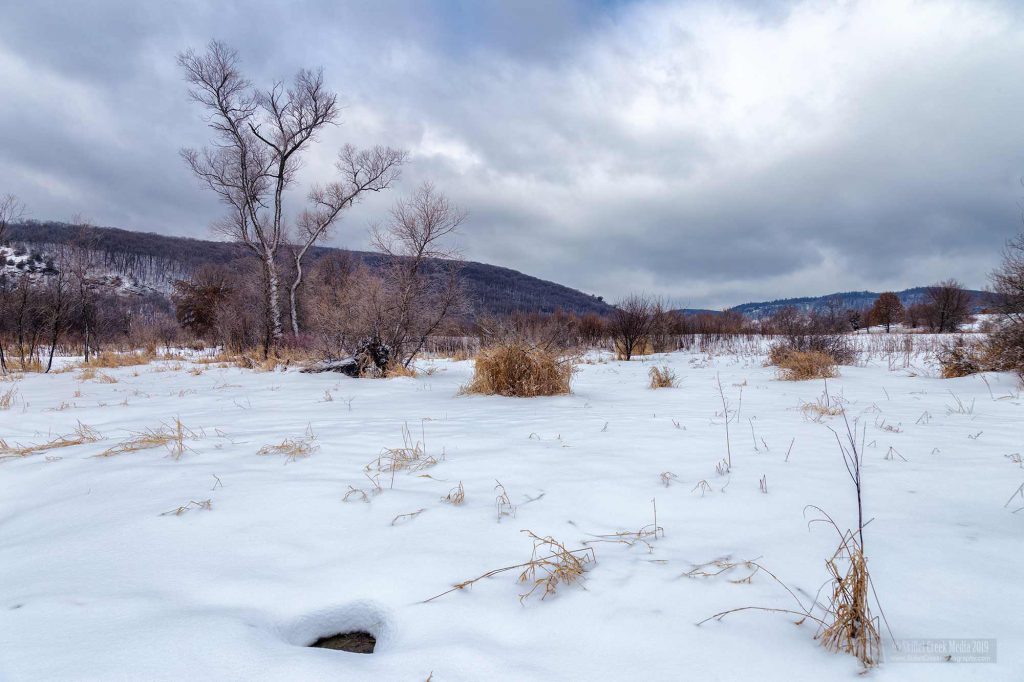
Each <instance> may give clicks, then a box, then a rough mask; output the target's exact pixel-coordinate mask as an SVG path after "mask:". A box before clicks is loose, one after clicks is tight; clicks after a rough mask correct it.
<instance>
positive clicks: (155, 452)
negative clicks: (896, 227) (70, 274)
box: [0, 353, 1024, 682]
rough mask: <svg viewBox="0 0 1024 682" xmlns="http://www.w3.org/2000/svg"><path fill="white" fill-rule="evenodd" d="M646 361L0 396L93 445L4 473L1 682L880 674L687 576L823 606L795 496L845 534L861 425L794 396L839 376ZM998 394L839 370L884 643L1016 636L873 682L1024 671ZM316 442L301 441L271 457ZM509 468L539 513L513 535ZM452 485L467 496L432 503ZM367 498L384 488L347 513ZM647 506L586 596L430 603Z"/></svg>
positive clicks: (446, 365) (494, 593) (10, 433)
mask: <svg viewBox="0 0 1024 682" xmlns="http://www.w3.org/2000/svg"><path fill="white" fill-rule="evenodd" d="M654 361H655V362H657V363H658V364H669V365H671V366H672V367H674V368H675V370H676V372H677V373H678V375H679V377H680V386H679V387H678V388H673V389H661V390H650V389H648V388H647V370H648V369H649V367H650V364H649V362H648V363H643V362H637V361H634V362H630V363H621V362H607V363H600V364H590V365H584V366H583V367H582V368H581V372H580V374H579V376H578V378H577V381H576V383H575V391H574V394H573V395H571V396H566V397H558V398H544V399H509V398H501V397H479V396H459V395H457V393H458V389H459V386H460V385H462V384H464V383H465V382H466V381H467V380H468V378H469V375H470V372H471V368H472V366H471V363H469V362H457V363H456V362H445V361H438V362H436V363H426V364H425V365H424V366H427V367H429V366H433V367H435V368H436V371H435V372H434V373H433V374H432V375H421V376H419V377H417V378H399V379H390V380H361V381H357V380H351V379H347V378H339V377H337V376H334V375H304V374H300V373H297V372H295V371H289V372H284V373H282V372H274V373H259V372H252V371H243V370H239V369H226V368H216V367H208V368H206V369H205V371H203V372H202V373H201V374H193V373H190V372H189V370H190V369H193V366H192V365H190V364H185V365H182V366H176V365H174V364H171V363H158V364H154V365H149V366H143V367H137V368H131V367H128V368H121V369H112V370H103V372H104V373H105V374H106V375H108V376H110V377H112V378H114V379H116V380H117V382H116V383H104V382H103V381H97V380H87V381H80V380H79V378H78V374H77V373H65V374H59V375H51V376H27V377H25V378H24V379H23V380H21V381H20V382H18V383H17V384H15V385H16V387H17V394H16V396H15V398H14V404H13V406H12V407H11V408H10V409H8V410H6V411H0V438H3V439H5V440H6V441H7V443H8V445H10V446H14V445H15V444H20V445H28V444H35V443H41V442H45V441H50V440H52V439H53V438H55V437H56V436H59V435H65V434H69V433H72V432H73V431H74V429H75V428H76V426H77V424H78V422H79V421H80V422H81V423H83V424H86V425H88V426H90V427H92V428H93V429H95V430H96V431H97V432H98V433H99V434H101V436H102V439H101V440H99V441H96V442H93V443H86V444H82V445H77V446H73V447H67V448H61V449H54V450H51V451H49V452H41V453H38V454H33V455H30V456H26V457H23V458H17V459H9V460H7V461H5V462H3V463H0V679H3V680H5V681H6V680H122V679H123V680H182V679H189V680H324V679H332V680H341V679H352V680H367V679H381V680H426V679H428V676H430V675H431V674H433V678H432V679H433V680H435V681H438V682H442V681H445V680H533V679H562V680H605V679H607V680H618V679H644V680H646V679H652V680H680V679H691V680H698V679H699V680H755V679H759V680H760V679H771V680H776V679H777V680H787V681H793V680H833V679H849V680H855V679H859V677H858V673H859V672H860V668H859V665H858V663H857V662H856V660H855V659H853V658H851V657H849V656H846V655H839V654H832V653H828V652H826V651H825V650H823V649H822V648H821V647H820V646H818V644H817V642H816V641H815V640H814V639H813V636H814V634H815V628H814V627H813V626H812V625H811V624H809V623H805V624H803V625H799V626H798V625H794V624H793V620H794V619H793V618H790V617H788V616H785V615H780V614H771V613H764V612H757V611H748V612H742V613H737V614H735V615H732V616H730V617H728V618H726V619H725V620H723V621H721V622H716V621H712V622H709V623H706V624H704V625H702V626H700V627H697V626H696V625H695V623H697V622H698V621H700V620H702V619H704V618H706V617H708V616H710V615H712V614H714V613H716V612H719V611H722V610H725V609H730V608H735V607H740V606H766V607H779V608H790V607H791V606H792V597H790V596H789V595H788V594H787V593H786V592H785V591H784V590H783V589H781V588H780V587H779V585H778V584H776V583H775V582H774V581H772V580H771V579H770V578H769V577H768V576H767V575H765V574H764V573H758V574H757V575H755V576H754V577H753V578H752V579H751V580H750V581H749V583H743V582H733V581H734V580H740V579H742V578H743V577H744V576H746V575H747V574H748V573H749V571H744V570H743V569H740V568H737V569H735V570H734V571H730V572H727V573H725V574H723V575H720V576H718V577H705V578H690V577H685V576H684V574H685V573H687V572H688V571H690V570H691V569H693V568H694V566H695V565H699V564H703V563H705V562H709V561H711V560H715V559H721V558H723V557H731V558H732V559H733V560H741V559H757V560H758V561H759V562H760V563H761V564H762V565H764V566H765V567H766V568H768V569H770V570H771V571H772V572H773V573H774V574H775V575H777V576H778V577H779V578H780V579H781V580H783V581H784V582H785V583H786V584H787V585H789V586H790V587H791V588H792V589H793V590H794V591H796V592H797V593H798V594H801V595H803V594H813V593H815V592H816V591H817V589H818V587H819V586H820V585H821V584H822V583H823V582H824V581H825V580H826V577H827V575H826V573H825V567H824V560H825V559H826V558H827V557H828V556H830V555H831V553H832V551H833V550H834V548H835V536H834V533H832V532H831V531H830V530H829V529H827V528H825V527H824V526H816V527H813V528H811V529H810V530H809V529H808V527H807V520H806V518H805V516H804V513H803V512H804V507H805V506H806V505H819V506H820V507H822V508H824V509H825V510H827V511H828V512H829V513H830V514H832V515H833V516H834V517H835V518H836V520H837V521H838V522H839V523H841V524H842V525H843V526H844V527H845V526H847V525H850V524H852V523H853V522H854V506H853V494H852V491H851V486H850V484H849V482H848V479H847V473H846V471H845V469H844V468H843V465H842V461H841V458H840V454H839V452H838V449H837V447H836V443H835V438H834V436H833V434H832V432H831V431H829V429H828V428H827V426H829V425H831V426H833V427H838V426H839V425H841V423H842V418H841V417H824V418H822V419H821V421H820V422H817V421H814V420H812V419H811V418H810V417H809V416H807V415H805V413H804V412H803V411H802V410H801V409H800V406H801V404H802V402H804V401H808V402H813V401H815V400H816V399H817V398H818V397H819V396H820V395H821V394H822V392H823V384H822V383H821V382H804V383H783V382H780V381H777V380H775V379H774V378H773V372H772V370H771V369H769V368H765V367H763V366H761V359H759V358H756V357H737V356H723V357H718V358H708V357H706V356H701V355H690V354H683V353H678V354H672V355H670V356H664V357H658V358H656V359H654ZM716 375H720V377H721V383H722V385H723V387H724V390H725V394H726V397H727V399H728V401H729V403H730V418H731V419H732V420H733V421H732V423H731V424H730V433H731V444H732V460H733V467H732V472H731V473H730V474H728V475H719V474H717V473H716V464H717V463H718V462H720V461H721V460H722V459H723V458H724V457H725V455H726V439H725V424H724V423H723V418H722V414H721V413H722V406H721V404H720V402H719V396H718V393H717V387H716ZM100 378H102V377H100ZM988 381H989V383H990V385H991V392H990V388H989V387H987V386H986V385H985V383H984V382H983V381H982V379H981V378H979V377H968V378H963V379H956V380H941V379H938V378H935V377H934V376H929V375H928V372H923V373H922V372H921V371H920V370H916V371H915V370H912V369H911V370H908V369H898V370H896V371H891V370H890V367H889V365H888V363H886V362H885V361H878V362H876V363H874V364H873V365H872V366H868V367H847V368H843V370H842V377H841V378H839V379H836V380H832V381H830V382H829V385H828V390H829V392H830V394H831V395H832V396H833V397H835V396H841V397H842V398H843V399H844V400H845V401H847V402H846V407H847V410H848V413H849V414H850V415H851V417H857V418H858V419H859V422H860V423H861V424H864V425H866V428H867V432H866V442H867V444H868V447H867V448H866V455H865V471H864V480H865V482H864V487H865V502H866V511H867V514H868V516H870V517H872V518H873V519H874V520H873V521H872V522H871V523H870V525H869V526H868V528H867V530H866V531H865V546H866V547H865V548H866V553H867V555H868V557H869V565H870V568H871V570H872V573H873V576H874V581H875V585H876V588H877V590H878V594H879V596H880V597H881V600H882V606H883V607H884V610H885V613H886V615H887V616H888V620H889V623H890V624H891V626H892V630H893V633H894V635H895V636H896V637H897V638H984V639H995V640H997V662H996V663H976V664H966V663H907V662H898V661H893V660H889V661H887V662H885V663H883V665H882V666H881V667H880V668H878V669H876V670H874V671H872V672H870V673H869V675H868V677H869V678H870V679H877V680H893V681H896V680H899V681H901V682H903V681H908V680H909V681H914V680H928V681H934V680H986V681H992V680H1021V679H1022V678H1024V627H1022V626H1024V615H1022V612H1021V605H1022V604H1024V581H1022V579H1021V564H1022V560H1024V512H1021V513H1019V514H1013V513H1012V511H1013V509H1015V508H1017V507H1020V506H1022V505H1024V501H1022V500H1021V499H1019V498H1018V499H1016V500H1015V501H1014V502H1012V503H1011V504H1010V506H1009V507H1004V504H1005V503H1006V502H1007V499H1008V498H1009V497H1010V495H1011V493H1013V492H1014V490H1015V489H1017V487H1018V486H1020V485H1021V483H1022V482H1024V469H1022V468H1021V466H1020V464H1019V463H1018V462H1019V456H1018V458H1017V459H1018V462H1015V461H1014V458H1013V457H1011V455H1013V453H1024V442H1022V440H1024V439H1022V437H1021V436H1022V433H1024V405H1022V403H1024V401H1022V398H1021V396H1020V393H1019V391H1018V389H1017V388H1016V385H1015V384H1016V382H1015V380H1014V379H1013V378H1012V377H1011V376H1009V375H988ZM11 386H12V384H11V383H0V393H2V392H3V391H5V390H7V389H8V388H10V387H11ZM741 394H742V399H741ZM327 396H330V397H331V398H332V399H331V400H327V399H326V397H327ZM957 400H959V401H961V402H962V404H963V405H964V411H963V412H960V411H959V410H960V408H959V406H958V403H957ZM972 405H973V410H971V406H972ZM175 418H180V419H181V422H182V423H183V424H184V425H185V426H186V427H188V428H189V429H192V430H193V431H194V432H195V436H196V437H195V438H193V439H190V440H187V441H186V444H187V445H188V447H189V450H188V451H186V452H185V453H184V454H183V455H182V456H181V457H180V458H179V459H177V460H176V459H174V458H172V457H169V456H168V452H167V450H166V449H163V448H154V449H149V450H141V451H137V452H130V453H125V454H120V455H116V456H113V457H107V458H101V457H94V455H97V454H98V453H100V452H102V451H103V450H105V449H107V448H109V447H111V446H113V445H115V444H117V443H119V442H121V441H123V440H125V439H126V438H128V437H129V436H131V434H132V432H139V431H142V430H144V429H146V428H158V427H159V426H160V425H161V423H170V422H171V421H172V420H173V419H175ZM405 423H408V425H409V428H410V430H411V431H412V433H413V434H414V435H415V437H416V438H417V439H418V438H419V437H420V434H421V432H422V433H423V434H424V435H425V440H426V450H427V454H428V455H429V456H434V457H436V458H438V459H440V458H441V455H442V453H443V455H444V457H443V460H442V461H440V463H438V464H437V465H436V466H433V467H430V468H427V469H424V470H421V471H417V472H411V473H410V472H406V471H402V472H398V473H397V474H396V475H395V477H394V481H393V487H392V481H391V478H390V475H388V474H385V475H384V476H382V477H381V479H380V480H381V483H382V485H383V487H384V490H383V492H381V493H379V494H376V495H374V494H372V491H371V488H372V486H371V484H370V481H369V480H368V478H367V476H366V474H365V471H364V467H365V466H366V465H367V464H368V463H370V462H372V461H375V460H376V458H377V456H378V455H379V453H380V452H381V450H382V448H386V447H397V446H400V445H401V444H402V433H401V431H402V427H403V424H405ZM307 430H310V431H311V432H312V433H313V434H315V437H316V441H315V444H316V445H318V446H319V449H318V450H316V451H314V452H312V453H311V454H310V455H309V456H308V457H304V458H299V459H289V458H288V457H287V455H282V454H265V455H259V454H257V452H258V451H259V450H260V449H261V448H262V447H264V446H267V445H274V444H278V443H280V442H281V441H282V440H283V439H285V438H292V439H302V438H305V437H306V435H305V434H306V433H307ZM752 431H753V435H752ZM755 443H756V447H755ZM791 443H792V448H791V450H790V444H791ZM890 448H894V450H892V451H891V450H890ZM787 450H790V451H789V459H788V462H787V461H786V455H787ZM668 472H670V473H668ZM663 473H664V474H665V479H667V481H668V484H667V486H666V484H665V483H664V481H663V479H662V474H663ZM424 474H429V476H426V475H424ZM762 477H763V478H764V481H765V482H766V485H767V493H764V492H762V491H761V486H760V482H761V480H762ZM496 480H497V481H500V482H501V483H502V484H503V485H504V488H505V489H506V490H507V491H508V495H509V497H510V498H511V501H512V502H513V503H514V504H515V505H517V509H516V512H515V515H514V516H511V515H507V516H504V517H502V518H501V520H500V522H499V518H498V514H497V509H496V502H495V497H496V492H495V481H496ZM701 481H705V482H706V484H707V486H708V487H709V488H710V489H709V490H708V489H703V488H702V487H699V486H700V482H701ZM459 482H462V484H463V487H464V489H465V502H464V503H463V504H462V505H459V506H453V505H450V504H446V503H444V502H442V501H441V498H442V497H444V496H445V495H447V494H448V492H449V490H450V489H452V488H453V487H454V486H456V485H457V484H458V483H459ZM350 486H352V487H353V488H357V489H362V490H364V491H366V492H367V494H368V499H369V501H368V502H363V501H361V495H360V494H358V493H355V494H351V495H349V497H348V501H343V499H342V498H343V496H345V494H346V493H347V492H349V491H350ZM655 499H656V501H657V522H658V525H660V526H662V527H663V528H664V537H659V538H658V539H657V540H655V541H652V542H650V550H649V549H648V547H646V546H644V545H643V544H640V543H637V544H634V545H633V546H628V545H626V544H622V543H607V542H605V543H597V544H594V545H593V547H594V550H595V552H596V559H597V561H596V563H595V564H594V565H593V566H592V567H591V569H590V570H589V571H588V573H587V575H586V581H585V583H584V585H583V586H582V587H580V586H568V587H564V588H561V589H559V591H558V592H557V594H555V595H554V596H551V597H548V598H547V599H545V600H543V601H541V600H540V599H539V596H536V595H535V596H534V597H531V598H530V599H527V600H525V602H524V603H520V599H519V595H520V594H521V593H522V592H523V591H524V588H523V586H522V585H520V584H518V583H517V582H516V574H515V573H514V572H507V573H502V574H499V575H497V576H495V577H493V578H490V579H487V580H483V581H481V582H479V583H477V584H476V585H475V586H473V587H472V588H471V589H468V590H465V591H462V592H454V593H452V594H448V595H446V596H444V597H442V598H440V599H437V600H435V601H432V602H430V603H428V604H423V603H421V602H422V601H423V600H425V599H427V598H429V597H432V596H434V595H436V594H438V593H440V592H443V591H444V590H446V589H448V588H449V587H450V586H451V585H452V584H453V583H455V582H457V581H461V580H466V579H468V578H473V577H476V576H478V575H480V574H482V573H484V572H486V571H489V570H491V569H495V568H500V567H503V566H508V565H511V564H518V563H521V562H523V561H525V560H526V559H528V558H529V556H530V550H531V542H530V540H529V538H528V537H526V536H525V535H524V534H523V533H522V532H521V530H522V529H530V530H532V531H534V532H536V533H538V534H540V535H551V536H553V537H555V538H556V539H558V540H561V541H563V542H564V543H566V544H567V545H568V546H569V547H570V548H575V547H580V546H581V543H582V542H583V541H586V540H593V539H594V537H593V536H595V535H604V534H613V533H616V532H618V531H635V530H637V529H640V528H641V527H643V526H645V525H646V524H650V523H652V522H653V509H652V500H655ZM205 500H210V508H209V509H203V508H198V506H196V505H192V506H191V508H189V509H188V510H187V511H185V512H184V513H181V514H180V515H174V514H168V515H161V514H164V513H165V512H169V511H171V510H175V509H177V508H179V507H182V506H186V507H188V506H189V503H190V502H191V501H195V502H198V503H202V502H204V501H205ZM417 510H423V511H422V512H421V513H419V514H418V515H416V516H406V517H401V518H398V519H397V521H396V520H395V519H396V517H398V516H399V515H402V514H412V513H415V512H417ZM351 629H368V630H370V631H371V632H372V633H374V634H375V635H377V637H378V639H379V643H378V648H377V652H376V653H374V654H372V655H361V654H350V653H343V652H336V651H328V650H322V649H311V648H307V647H305V646H304V645H306V644H308V643H310V642H312V641H313V640H315V639H316V638H317V637H318V636H321V635H327V634H334V633H336V632H339V631H346V630H351Z"/></svg>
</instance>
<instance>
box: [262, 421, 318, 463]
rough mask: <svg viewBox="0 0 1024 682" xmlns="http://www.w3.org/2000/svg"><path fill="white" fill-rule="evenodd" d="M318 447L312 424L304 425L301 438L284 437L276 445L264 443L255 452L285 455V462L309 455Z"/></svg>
mask: <svg viewBox="0 0 1024 682" xmlns="http://www.w3.org/2000/svg"><path fill="white" fill-rule="evenodd" d="M319 449H320V445H319V444H317V442H316V434H315V433H313V426H312V425H310V426H308V427H306V434H305V435H304V436H302V437H301V438H285V439H284V440H283V441H281V442H280V443H278V444H277V445H264V446H263V447H262V448H260V449H259V451H258V452H257V453H256V454H257V455H285V456H286V457H287V460H286V461H287V462H293V461H295V460H297V459H302V458H303V457H309V456H310V455H312V454H313V453H314V452H316V451H317V450H319Z"/></svg>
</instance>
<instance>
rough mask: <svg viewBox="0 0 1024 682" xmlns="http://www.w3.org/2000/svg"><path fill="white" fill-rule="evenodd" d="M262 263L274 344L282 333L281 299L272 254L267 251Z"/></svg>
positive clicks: (275, 265)
mask: <svg viewBox="0 0 1024 682" xmlns="http://www.w3.org/2000/svg"><path fill="white" fill-rule="evenodd" d="M263 262H264V265H265V267H266V268H267V308H268V310H269V313H270V335H271V337H272V340H273V343H274V344H275V345H276V344H277V343H278V342H279V341H280V340H281V337H282V336H283V335H284V334H283V332H282V331H281V301H280V292H279V290H280V281H279V279H278V276H277V264H276V263H275V262H274V255H273V254H272V253H268V254H266V255H265V256H264V260H263Z"/></svg>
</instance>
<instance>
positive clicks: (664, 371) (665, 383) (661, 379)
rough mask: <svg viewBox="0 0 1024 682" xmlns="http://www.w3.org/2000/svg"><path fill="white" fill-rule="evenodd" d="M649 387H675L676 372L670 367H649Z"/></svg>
mask: <svg viewBox="0 0 1024 682" xmlns="http://www.w3.org/2000/svg"><path fill="white" fill-rule="evenodd" d="M648 374H649V375H650V377H651V384H650V386H651V388H675V386H676V383H677V379H676V373H675V372H673V371H672V368H670V367H651V371H650V372H648Z"/></svg>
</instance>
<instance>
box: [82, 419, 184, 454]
mask: <svg viewBox="0 0 1024 682" xmlns="http://www.w3.org/2000/svg"><path fill="white" fill-rule="evenodd" d="M197 438H199V435H198V434H197V433H196V432H195V431H193V430H192V429H190V428H188V427H187V426H185V425H184V424H182V423H181V420H180V419H178V418H177V417H175V418H174V421H173V422H171V423H170V424H160V426H158V427H156V428H153V429H146V430H145V431H140V432H138V433H135V434H133V435H132V436H131V437H130V438H128V439H127V440H124V441H122V442H120V443H118V444H117V445H114V446H113V447H109V448H107V449H106V450H104V451H103V452H101V453H100V454H98V455H96V456H97V457H113V456H115V455H123V454H125V453H128V452H138V451H139V450H150V449H152V448H158V447H164V448H167V451H168V452H169V453H170V455H171V457H173V458H174V459H180V458H181V456H182V455H184V454H185V452H187V451H188V450H189V447H188V445H186V444H185V441H186V440H195V439H197Z"/></svg>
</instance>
